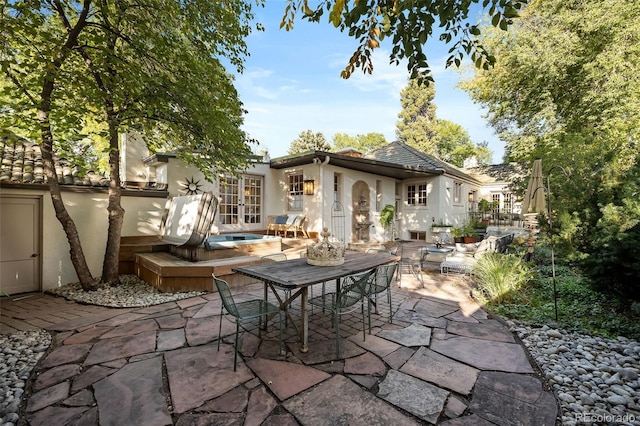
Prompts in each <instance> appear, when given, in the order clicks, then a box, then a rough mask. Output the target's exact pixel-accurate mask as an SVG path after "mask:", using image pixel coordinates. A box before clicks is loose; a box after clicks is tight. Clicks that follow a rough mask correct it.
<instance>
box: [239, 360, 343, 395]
mask: <svg viewBox="0 0 640 426" xmlns="http://www.w3.org/2000/svg"><path fill="white" fill-rule="evenodd" d="M247 366H248V367H249V368H250V369H251V370H253V372H254V373H255V375H256V376H258V377H259V378H260V380H262V382H263V383H266V384H267V387H268V388H269V389H270V390H271V391H272V392H273V393H274V394H275V395H276V396H277V397H278V399H280V400H281V401H284V400H285V399H288V398H290V397H292V396H293V395H295V394H297V393H299V392H302V391H303V390H305V389H308V388H310V387H312V386H315V385H317V384H318V383H320V382H322V381H324V380H327V379H328V378H329V377H331V375H330V374H327V373H325V372H324V371H320V370H318V369H315V368H312V367H307V366H305V365H298V364H293V363H290V362H284V361H274V360H270V359H263V358H258V359H252V360H250V361H248V362H247Z"/></svg>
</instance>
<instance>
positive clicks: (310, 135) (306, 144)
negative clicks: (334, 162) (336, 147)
mask: <svg viewBox="0 0 640 426" xmlns="http://www.w3.org/2000/svg"><path fill="white" fill-rule="evenodd" d="M307 151H331V145H330V144H329V142H327V139H326V138H325V137H324V134H322V132H317V133H314V132H313V131H312V130H311V129H309V130H305V131H303V132H300V134H299V135H298V137H297V138H296V139H294V140H293V141H292V142H291V145H290V146H289V150H288V151H287V153H288V154H289V155H293V154H299V153H301V152H307Z"/></svg>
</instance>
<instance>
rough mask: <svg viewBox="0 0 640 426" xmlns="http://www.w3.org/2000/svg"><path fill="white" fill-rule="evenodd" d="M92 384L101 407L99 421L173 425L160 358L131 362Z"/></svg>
mask: <svg viewBox="0 0 640 426" xmlns="http://www.w3.org/2000/svg"><path fill="white" fill-rule="evenodd" d="M93 387H94V389H95V397H96V402H97V403H98V407H100V411H99V417H100V424H111V425H139V426H146V425H148V426H162V425H171V424H173V421H172V419H171V416H170V415H169V407H168V406H167V401H166V399H165V397H164V393H163V385H162V358H160V357H155V358H151V359H148V360H146V361H140V362H132V363H129V364H127V365H125V366H124V367H123V368H122V369H120V370H119V371H117V372H116V373H114V374H112V375H111V376H108V377H106V378H104V379H102V380H100V381H99V382H97V383H95V384H94V385H93Z"/></svg>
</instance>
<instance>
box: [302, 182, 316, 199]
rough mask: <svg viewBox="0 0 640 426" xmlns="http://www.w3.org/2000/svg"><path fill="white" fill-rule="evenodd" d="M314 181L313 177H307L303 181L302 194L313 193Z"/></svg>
mask: <svg viewBox="0 0 640 426" xmlns="http://www.w3.org/2000/svg"><path fill="white" fill-rule="evenodd" d="M314 183H315V182H314V181H313V179H307V180H305V181H304V185H303V191H304V195H313V192H314Z"/></svg>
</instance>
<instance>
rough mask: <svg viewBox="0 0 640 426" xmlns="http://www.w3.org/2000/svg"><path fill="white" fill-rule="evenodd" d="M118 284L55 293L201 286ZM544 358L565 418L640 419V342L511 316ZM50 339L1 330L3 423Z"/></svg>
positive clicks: (113, 298) (133, 302)
mask: <svg viewBox="0 0 640 426" xmlns="http://www.w3.org/2000/svg"><path fill="white" fill-rule="evenodd" d="M121 281H122V285H121V286H118V287H101V288H100V289H98V290H97V291H95V292H90V293H86V292H84V291H82V289H81V287H80V285H79V284H69V285H66V286H63V287H61V288H59V289H56V290H55V291H51V292H50V293H52V294H56V295H58V296H61V297H65V298H66V299H69V300H75V301H78V302H81V303H90V304H97V305H103V306H111V307H139V306H150V305H155V304H160V303H165V302H170V301H175V300H180V299H185V298H189V297H194V296H197V295H200V294H202V292H190V293H176V294H167V293H160V292H158V291H157V290H156V289H155V288H154V287H152V286H150V285H148V284H146V283H144V282H142V281H140V280H139V279H138V278H137V277H136V276H134V275H125V276H122V277H121ZM508 324H509V325H510V327H511V330H512V331H513V332H514V333H516V334H517V335H518V336H519V337H520V339H521V341H522V342H523V344H524V345H525V346H526V347H527V349H528V350H529V353H530V354H531V356H532V357H533V359H535V361H536V362H537V364H538V365H539V366H540V368H541V370H542V372H543V375H544V376H545V379H546V380H547V382H548V384H549V385H551V386H552V387H553V390H554V392H555V393H556V395H557V397H558V400H559V401H560V404H561V406H562V423H563V424H564V425H591V424H619V425H634V426H640V344H639V343H638V342H637V341H633V340H629V339H626V338H624V337H619V338H617V339H605V338H603V337H598V336H589V335H584V334H580V333H574V332H568V331H564V330H558V329H555V328H550V327H547V326H544V327H538V328H534V327H528V326H525V325H522V324H519V323H516V322H513V321H508ZM50 344H51V336H50V335H49V333H47V332H46V331H43V330H37V331H30V332H20V333H16V334H12V335H8V336H0V425H2V426H10V425H14V424H16V423H17V422H18V419H19V408H20V401H21V398H22V394H23V392H24V388H25V385H26V382H27V380H28V379H29V376H30V374H31V370H32V369H33V367H34V366H35V365H36V363H37V362H38V360H39V359H40V358H41V357H42V356H43V354H44V353H45V352H46V350H47V349H48V347H49V345H50Z"/></svg>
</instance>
